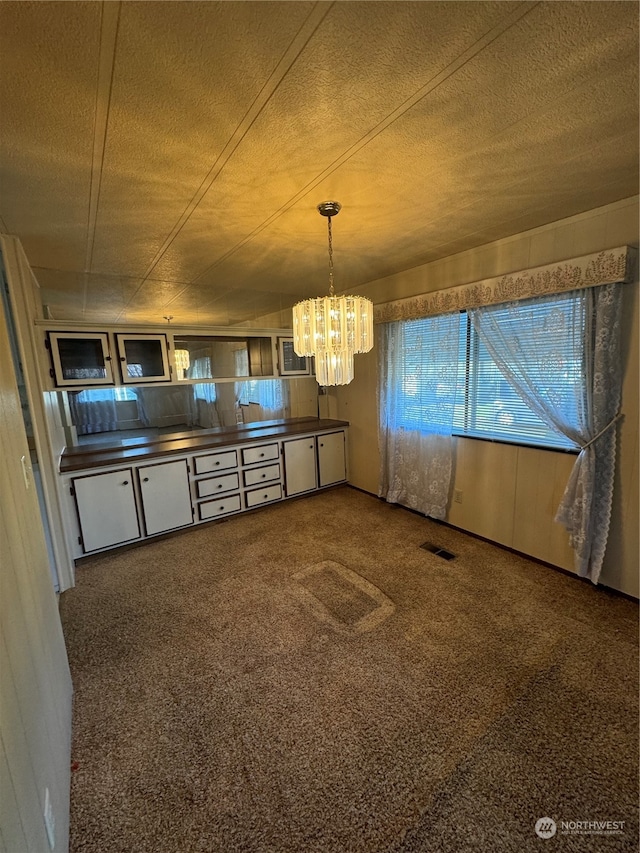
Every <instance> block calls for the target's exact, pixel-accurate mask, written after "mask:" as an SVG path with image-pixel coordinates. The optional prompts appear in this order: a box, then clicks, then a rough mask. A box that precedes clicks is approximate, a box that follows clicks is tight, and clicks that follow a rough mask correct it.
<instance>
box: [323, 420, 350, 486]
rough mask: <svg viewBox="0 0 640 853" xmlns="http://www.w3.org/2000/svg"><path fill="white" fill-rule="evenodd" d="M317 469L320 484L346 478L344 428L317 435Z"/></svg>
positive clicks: (327, 484)
mask: <svg viewBox="0 0 640 853" xmlns="http://www.w3.org/2000/svg"><path fill="white" fill-rule="evenodd" d="M318 470H319V472H320V485H321V486H330V485H331V484H332V483H341V482H343V481H344V480H346V478H347V466H346V462H345V434H344V430H340V432H329V433H327V434H326V435H319V436H318Z"/></svg>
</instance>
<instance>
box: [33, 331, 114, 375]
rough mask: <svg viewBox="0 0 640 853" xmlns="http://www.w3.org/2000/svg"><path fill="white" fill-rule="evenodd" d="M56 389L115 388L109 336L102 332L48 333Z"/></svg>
mask: <svg viewBox="0 0 640 853" xmlns="http://www.w3.org/2000/svg"><path fill="white" fill-rule="evenodd" d="M48 339H49V346H50V349H51V361H52V364H53V370H52V375H53V378H54V381H55V383H56V385H58V386H65V385H113V384H114V381H113V368H112V365H111V356H110V354H109V336H108V335H107V334H106V333H103V332H95V333H93V332H49V334H48Z"/></svg>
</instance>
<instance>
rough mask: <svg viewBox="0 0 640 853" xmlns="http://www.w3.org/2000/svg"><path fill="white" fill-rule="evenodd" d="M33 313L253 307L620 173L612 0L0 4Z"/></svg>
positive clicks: (632, 148) (18, 212)
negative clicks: (330, 238)
mask: <svg viewBox="0 0 640 853" xmlns="http://www.w3.org/2000/svg"><path fill="white" fill-rule="evenodd" d="M0 33H1V35H0V140H1V146H2V147H1V149H0V216H1V217H2V220H1V221H0V227H1V228H2V230H5V231H7V232H8V233H11V234H16V235H17V236H19V237H20V238H21V240H22V242H23V244H24V247H25V250H26V252H27V256H28V258H29V260H30V262H31V264H32V266H33V267H34V270H35V274H36V277H37V279H38V281H39V283H40V285H41V288H42V296H43V301H44V302H45V303H47V304H48V305H49V307H50V310H51V312H52V314H53V317H55V318H56V319H65V320H74V321H86V322H91V323H100V322H102V323H112V322H127V323H145V322H153V323H157V322H160V323H162V322H164V321H163V319H162V317H163V315H165V314H171V315H173V317H174V320H173V322H174V324H176V323H180V324H182V323H185V324H186V323H198V324H203V323H206V324H213V325H227V324H234V323H245V322H255V321H256V320H259V318H262V317H265V316H266V315H270V314H272V313H273V312H278V311H281V310H284V309H288V308H289V307H290V306H291V305H292V304H293V303H294V302H296V301H298V300H299V299H302V298H305V297H310V296H317V295H322V294H324V293H325V292H326V290H327V286H328V258H327V229H326V220H325V219H323V218H322V217H321V216H320V215H319V214H318V213H317V211H316V205H317V204H318V203H319V202H321V201H325V200H328V199H336V200H338V201H340V202H341V203H342V205H343V209H342V212H341V213H340V215H339V217H337V218H336V219H334V223H333V224H334V253H335V254H334V258H335V267H336V290H338V291H342V292H348V291H350V290H352V289H354V288H357V287H358V286H360V285H362V284H363V283H365V282H367V281H371V280H374V279H378V278H380V277H383V276H386V275H388V274H391V273H394V272H398V271H400V270H403V269H409V268H411V267H414V266H416V265H418V264H423V263H426V262H428V261H432V260H435V259H438V258H442V257H446V256H447V255H451V254H453V253H455V252H459V251H463V250H465V249H469V248H472V247H473V246H477V245H481V244H483V243H487V242H489V241H492V240H496V239H499V238H501V237H506V236H509V235H510V234H513V233H516V232H518V231H523V230H526V229H528V228H534V227H536V226H539V225H543V224H545V223H548V222H552V221H554V220H557V219H561V218H563V217H566V216H571V215H573V214H576V213H579V212H582V211H584V210H588V209H590V208H593V207H597V206H599V205H603V204H607V203H610V202H613V201H616V200H618V199H621V198H626V197H629V196H632V195H634V194H635V193H636V192H637V191H638V8H637V3H635V2H541V3H528V2H488V3H483V2H416V3H413V2H337V3H305V2H221V3H214V2H160V3H156V2H122V3H117V2H106V3H104V4H102V3H98V2H65V3H56V2H33V3H32V2H3V3H1V4H0Z"/></svg>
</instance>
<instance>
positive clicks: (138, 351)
mask: <svg viewBox="0 0 640 853" xmlns="http://www.w3.org/2000/svg"><path fill="white" fill-rule="evenodd" d="M116 340H117V342H118V355H119V356H120V367H121V372H122V382H123V383H124V384H125V385H139V384H141V383H142V382H167V381H168V380H169V379H171V373H170V372H169V359H168V356H167V338H166V336H165V335H116Z"/></svg>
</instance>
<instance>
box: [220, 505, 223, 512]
mask: <svg viewBox="0 0 640 853" xmlns="http://www.w3.org/2000/svg"><path fill="white" fill-rule="evenodd" d="M223 509H224V504H223V505H222V506H221V507H220V511H221V512H222V510H223Z"/></svg>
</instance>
